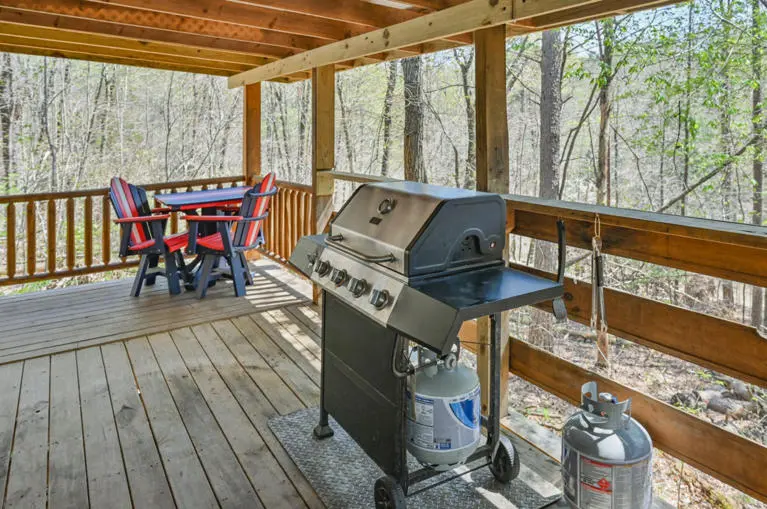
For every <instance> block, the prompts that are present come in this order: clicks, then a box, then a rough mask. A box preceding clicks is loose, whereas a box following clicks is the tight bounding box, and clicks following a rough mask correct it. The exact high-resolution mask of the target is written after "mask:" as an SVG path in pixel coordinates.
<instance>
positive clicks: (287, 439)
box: [269, 408, 562, 509]
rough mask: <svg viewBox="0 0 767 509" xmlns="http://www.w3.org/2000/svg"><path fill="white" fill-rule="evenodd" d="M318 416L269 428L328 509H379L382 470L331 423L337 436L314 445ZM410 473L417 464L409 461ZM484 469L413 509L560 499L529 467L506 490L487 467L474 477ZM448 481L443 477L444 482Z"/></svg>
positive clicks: (537, 508)
mask: <svg viewBox="0 0 767 509" xmlns="http://www.w3.org/2000/svg"><path fill="white" fill-rule="evenodd" d="M318 417H319V410H318V409H317V408H307V409H304V410H299V411H298V412H295V413H292V414H290V415H284V416H280V417H275V418H272V419H270V420H269V427H270V428H271V429H272V431H273V432H274V434H275V435H276V436H277V439H278V440H279V441H280V443H281V444H282V446H283V447H284V448H285V450H286V451H287V452H288V454H289V455H290V457H291V458H292V459H293V461H294V462H295V463H296V465H298V468H299V469H300V470H301V472H302V473H303V474H304V476H305V477H306V479H307V480H308V481H309V482H310V483H311V485H312V487H314V489H315V491H316V492H317V494H318V495H319V497H320V498H321V499H322V501H323V502H324V503H325V505H326V506H327V508H328V509H363V508H371V507H374V502H373V485H374V484H375V481H376V479H378V478H379V477H381V476H382V475H383V472H382V471H381V469H379V468H378V466H377V465H376V464H375V463H374V462H373V461H372V460H371V459H370V458H368V456H367V455H366V454H365V453H364V452H363V451H362V449H360V447H359V446H358V445H357V443H356V442H355V441H354V440H353V439H352V438H351V437H350V436H349V435H348V434H347V433H346V432H345V431H344V430H343V428H341V427H340V426H339V425H338V424H337V423H336V422H335V421H333V420H332V419H331V426H332V427H333V430H334V431H335V435H334V436H333V437H331V438H328V439H326V440H315V439H314V437H313V435H312V429H313V428H314V426H315V425H316V424H317V419H318ZM408 461H409V462H410V463H411V465H410V468H411V469H413V470H414V469H417V468H418V467H419V466H418V463H417V462H416V461H415V460H414V459H413V458H412V457H410V455H408ZM479 464H481V463H480V462H478V463H476V464H469V465H466V466H464V467H461V468H462V470H458V472H461V471H463V472H468V473H466V474H465V475H463V476H461V477H459V478H458V479H455V480H453V481H451V482H448V483H445V484H443V485H441V486H438V487H436V488H434V489H431V490H428V491H425V492H423V493H419V494H416V495H413V496H411V497H408V499H407V505H408V509H446V508H467V509H468V508H472V509H499V508H504V509H507V508H508V509H514V508H516V509H541V508H542V507H546V506H548V505H550V504H552V503H554V502H556V501H557V500H559V498H560V497H561V495H562V493H561V491H560V490H559V489H558V488H556V487H555V486H554V485H553V484H551V483H549V482H547V481H545V480H543V479H542V478H540V477H539V476H538V475H537V474H536V473H535V472H533V471H532V470H530V469H529V468H527V467H525V465H524V461H523V462H522V468H521V471H520V475H519V477H518V478H517V479H515V480H514V481H512V482H511V483H509V484H508V485H503V484H501V483H499V482H498V481H496V480H495V478H494V477H493V474H491V473H490V470H489V469H488V468H487V467H484V468H480V469H478V470H475V471H473V472H469V470H471V469H472V468H473V467H475V466H478V465H479ZM450 475H455V474H454V473H452V472H448V473H446V474H443V475H442V476H439V477H435V478H433V479H430V480H429V481H426V482H424V483H421V484H419V485H417V486H416V487H415V489H416V490H417V489H419V488H421V487H423V486H426V485H428V484H431V483H434V482H438V481H439V480H441V479H443V478H444V477H449V476H450ZM443 476H444V477H443Z"/></svg>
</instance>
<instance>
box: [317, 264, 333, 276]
mask: <svg viewBox="0 0 767 509" xmlns="http://www.w3.org/2000/svg"><path fill="white" fill-rule="evenodd" d="M330 269H332V267H331V266H330V263H329V262H326V261H325V260H320V261H318V262H317V263H316V264H315V265H314V270H316V271H317V274H319V275H320V277H324V276H327V275H328V273H329V272H330Z"/></svg>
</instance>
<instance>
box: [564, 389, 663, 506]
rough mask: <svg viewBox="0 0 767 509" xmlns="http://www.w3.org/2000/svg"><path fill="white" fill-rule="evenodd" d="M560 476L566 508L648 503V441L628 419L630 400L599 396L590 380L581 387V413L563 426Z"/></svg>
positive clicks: (647, 504)
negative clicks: (566, 503) (568, 505)
mask: <svg viewBox="0 0 767 509" xmlns="http://www.w3.org/2000/svg"><path fill="white" fill-rule="evenodd" d="M597 395H598V397H596V396H597ZM562 478H563V481H564V492H565V499H566V500H567V501H568V502H569V504H570V506H571V507H575V508H579V509H648V508H649V507H650V505H651V504H652V440H651V439H650V435H649V434H648V433H647V431H646V430H645V429H644V427H642V425H641V424H639V423H638V422H637V421H636V420H635V419H633V418H632V417H631V400H630V399H628V400H626V401H622V402H618V401H617V400H616V399H615V398H614V397H613V396H612V394H609V393H602V394H599V393H598V392H597V384H596V382H589V383H587V384H584V385H583V387H581V411H580V412H577V413H576V414H574V415H573V416H572V417H570V419H569V420H568V421H567V422H566V423H565V426H564V429H563V435H562Z"/></svg>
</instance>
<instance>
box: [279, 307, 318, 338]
mask: <svg viewBox="0 0 767 509" xmlns="http://www.w3.org/2000/svg"><path fill="white" fill-rule="evenodd" d="M282 310H283V311H284V312H285V313H287V314H289V315H291V316H292V317H294V318H295V319H296V322H298V323H300V324H302V325H303V326H304V327H306V328H307V329H309V330H310V331H312V333H313V335H312V336H310V337H311V338H312V339H313V340H314V341H315V342H316V343H317V344H320V338H321V337H322V319H321V318H320V315H319V313H318V312H317V311H316V310H314V309H313V308H312V307H311V306H302V305H299V306H286V307H284V308H282Z"/></svg>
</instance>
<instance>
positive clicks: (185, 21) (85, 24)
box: [0, 0, 678, 81]
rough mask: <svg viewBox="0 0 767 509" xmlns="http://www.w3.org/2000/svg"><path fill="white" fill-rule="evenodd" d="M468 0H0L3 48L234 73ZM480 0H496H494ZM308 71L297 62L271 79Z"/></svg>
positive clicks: (594, 9)
mask: <svg viewBox="0 0 767 509" xmlns="http://www.w3.org/2000/svg"><path fill="white" fill-rule="evenodd" d="M677 1H678V0H628V1H626V0H515V3H519V5H520V6H521V7H517V9H518V10H521V11H526V12H529V13H531V14H530V16H526V17H525V19H523V20H520V21H518V22H517V23H516V24H510V25H509V32H508V33H509V36H513V35H520V34H524V33H528V32H532V31H536V30H541V29H544V28H547V27H551V26H559V25H567V24H571V23H574V22H580V21H585V20H589V19H596V18H599V17H603V16H608V15H613V14H617V13H622V12H627V11H631V10H636V9H642V8H648V7H654V6H660V5H666V4H671V3H676V2H677ZM466 2H467V0H396V1H395V0H0V51H6V52H16V53H26V54H34V55H45V56H57V57H64V58H74V59H82V60H93V61H99V62H108V63H118V64H126V65H137V66H144V67H152V68H160V69H169V70H175V71H188V72H194V73H201V74H215V75H223V76H233V75H236V74H239V73H242V72H243V71H246V70H250V69H253V68H257V67H260V66H263V65H266V64H269V63H271V62H274V61H276V60H280V59H283V58H286V57H290V56H293V55H296V54H298V53H303V52H306V51H309V50H314V49H317V48H319V47H322V46H325V45H328V44H331V43H334V42H337V41H340V40H345V39H349V38H352V37H355V36H359V35H363V34H367V33H369V32H371V31H375V30H377V29H381V28H386V27H390V26H393V25H398V24H400V23H403V22H406V21H410V20H413V19H415V18H419V17H422V16H427V15H429V14H432V13H434V12H435V11H440V10H444V9H449V8H451V7H455V6H457V5H459V4H462V3H466ZM487 2H488V3H489V4H490V5H495V4H496V3H498V0H487ZM531 6H532V7H531ZM538 9H539V10H538ZM536 12H544V13H545V14H542V15H535V13H536ZM515 19H516V18H515ZM473 28H480V27H473ZM471 43H472V35H471V33H470V31H469V32H468V33H458V34H454V33H450V34H446V35H445V36H444V37H443V38H437V39H433V38H431V39H429V40H425V39H424V40H419V39H418V38H417V37H416V38H415V39H414V43H413V44H412V45H408V46H405V47H402V48H398V49H396V50H390V51H383V52H379V53H375V54H372V55H364V56H362V57H360V58H354V59H351V60H348V61H340V62H334V63H336V65H337V66H338V68H339V69H344V68H349V67H356V66H360V65H367V64H371V63H376V62H381V61H383V60H387V59H395V58H403V57H408V56H412V55H416V54H421V53H428V52H433V51H439V50H443V49H449V48H453V47H456V46H461V45H466V44H471ZM308 76H309V74H308V73H307V72H305V71H301V72H296V73H293V74H290V75H287V76H280V77H276V78H275V79H276V80H279V81H294V80H300V79H304V78H307V77H308Z"/></svg>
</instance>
